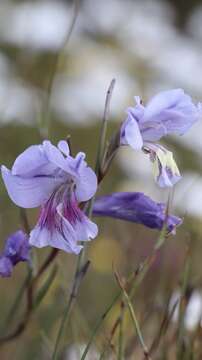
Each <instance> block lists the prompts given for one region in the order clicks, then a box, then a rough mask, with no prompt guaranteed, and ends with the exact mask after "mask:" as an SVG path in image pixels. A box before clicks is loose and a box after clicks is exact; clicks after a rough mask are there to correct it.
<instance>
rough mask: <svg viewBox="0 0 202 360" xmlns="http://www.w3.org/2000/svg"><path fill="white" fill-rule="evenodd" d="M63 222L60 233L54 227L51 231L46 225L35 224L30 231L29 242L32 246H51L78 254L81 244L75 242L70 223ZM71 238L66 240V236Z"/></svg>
mask: <svg viewBox="0 0 202 360" xmlns="http://www.w3.org/2000/svg"><path fill="white" fill-rule="evenodd" d="M69 225H70V224H66V222H64V224H63V231H64V232H63V233H61V232H60V231H59V230H57V229H56V228H55V229H54V230H52V231H49V230H48V229H47V228H46V227H42V228H41V227H40V226H38V225H37V226H36V227H35V228H34V229H33V230H32V231H31V233H30V239H29V243H30V245H32V246H36V247H38V248H42V247H46V246H51V247H54V248H56V249H59V250H63V251H65V252H68V253H73V254H76V255H77V254H79V252H80V251H81V249H82V246H79V245H77V244H76V241H75V238H74V232H73V230H72V229H71V225H70V226H69ZM67 236H68V239H70V238H71V241H70V242H69V241H67V240H66V238H67Z"/></svg>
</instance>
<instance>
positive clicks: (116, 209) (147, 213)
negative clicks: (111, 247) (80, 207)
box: [93, 192, 182, 232]
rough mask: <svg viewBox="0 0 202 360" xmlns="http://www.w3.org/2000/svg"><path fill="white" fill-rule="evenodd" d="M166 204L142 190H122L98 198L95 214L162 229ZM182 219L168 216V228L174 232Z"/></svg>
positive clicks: (94, 208) (95, 204) (94, 207)
mask: <svg viewBox="0 0 202 360" xmlns="http://www.w3.org/2000/svg"><path fill="white" fill-rule="evenodd" d="M165 209H166V206H165V204H161V203H157V202H155V201H154V200H152V199H151V198H150V197H149V196H146V195H145V194H143V193H140V192H120V193H113V194H110V195H105V196H101V197H99V198H97V199H96V200H95V203H94V206H93V215H94V216H107V217H112V218H116V219H121V220H126V221H131V222H135V223H138V224H143V225H145V226H147V227H149V228H152V229H159V230H161V229H162V227H163V225H164V221H165ZM181 222H182V220H181V219H180V218H178V217H176V216H174V215H169V216H168V218H167V228H168V231H169V232H173V231H174V229H175V227H176V226H177V225H180V224H181Z"/></svg>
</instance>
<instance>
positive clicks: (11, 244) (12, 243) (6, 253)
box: [0, 230, 30, 277]
mask: <svg viewBox="0 0 202 360" xmlns="http://www.w3.org/2000/svg"><path fill="white" fill-rule="evenodd" d="M29 250H30V246H29V243H28V236H27V235H26V234H25V233H24V232H23V231H22V230H18V231H16V232H15V233H14V234H12V235H10V236H9V238H8V239H7V241H6V244H5V247H4V250H3V252H2V254H1V256H0V275H1V276H2V277H8V276H11V274H12V271H13V267H14V266H15V265H16V264H18V263H19V262H20V261H29V258H30V257H29Z"/></svg>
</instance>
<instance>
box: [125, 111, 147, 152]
mask: <svg viewBox="0 0 202 360" xmlns="http://www.w3.org/2000/svg"><path fill="white" fill-rule="evenodd" d="M120 143H121V145H130V146H131V147H132V148H133V149H134V150H140V149H141V148H142V146H143V139H142V135H141V133H140V129H139V125H138V123H137V121H136V120H135V119H133V118H132V115H131V114H129V115H128V117H127V119H126V120H125V121H124V123H123V125H122V127H121V135H120Z"/></svg>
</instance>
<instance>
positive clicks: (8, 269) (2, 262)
mask: <svg viewBox="0 0 202 360" xmlns="http://www.w3.org/2000/svg"><path fill="white" fill-rule="evenodd" d="M12 271H13V264H12V262H11V260H10V259H9V258H7V257H6V256H1V257H0V276H2V277H9V276H11V274H12Z"/></svg>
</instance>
